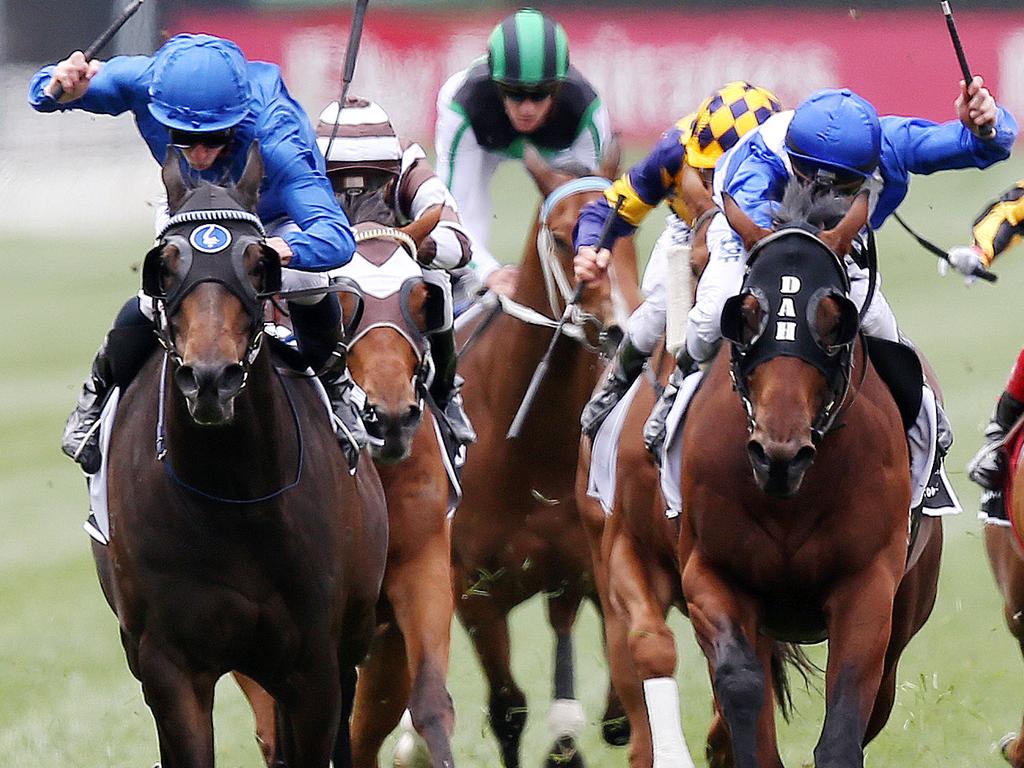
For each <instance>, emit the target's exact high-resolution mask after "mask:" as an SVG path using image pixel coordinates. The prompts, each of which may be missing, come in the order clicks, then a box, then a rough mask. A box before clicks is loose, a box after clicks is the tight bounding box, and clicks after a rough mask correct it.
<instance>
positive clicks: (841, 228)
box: [819, 190, 868, 256]
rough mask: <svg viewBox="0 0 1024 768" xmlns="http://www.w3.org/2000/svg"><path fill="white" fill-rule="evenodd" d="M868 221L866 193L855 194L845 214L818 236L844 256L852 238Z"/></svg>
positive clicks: (851, 243) (848, 250)
mask: <svg viewBox="0 0 1024 768" xmlns="http://www.w3.org/2000/svg"><path fill="white" fill-rule="evenodd" d="M867 223H868V193H867V191H866V190H865V191H863V192H861V193H860V194H858V195H857V197H856V198H855V199H854V201H853V203H852V204H851V205H850V208H849V210H848V211H847V212H846V215H845V216H843V218H842V219H841V220H840V222H839V223H838V224H836V225H835V226H834V227H832V229H829V230H826V231H824V232H822V233H821V234H820V235H819V237H820V238H821V239H822V240H823V241H824V243H825V245H827V246H828V247H829V248H831V249H832V250H833V251H835V252H836V253H837V254H838V255H839V256H846V254H848V253H849V252H850V247H851V246H852V245H853V239H854V238H855V237H856V236H857V233H858V232H860V231H861V230H862V229H864V227H865V226H866V225H867Z"/></svg>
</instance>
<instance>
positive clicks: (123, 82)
mask: <svg viewBox="0 0 1024 768" xmlns="http://www.w3.org/2000/svg"><path fill="white" fill-rule="evenodd" d="M152 62H153V59H152V58H151V57H149V56H115V57H114V58H112V59H110V60H109V61H105V62H103V66H102V67H100V71H99V72H97V73H96V76H95V77H94V78H93V79H92V82H90V83H89V89H88V90H87V91H86V92H85V95H84V96H82V98H80V99H76V100H75V101H69V102H68V103H67V104H58V103H57V102H56V101H54V100H53V99H51V98H50V97H49V96H48V95H47V94H46V92H45V90H44V89H45V88H46V86H47V85H48V84H49V82H50V80H51V79H52V78H53V72H54V69H56V67H55V66H54V65H50V66H48V67H43V68H42V69H41V70H39V71H38V72H36V74H35V75H34V76H33V77H32V80H31V82H30V83H29V88H28V103H29V104H30V105H31V107H32V108H33V109H34V110H36V111H37V112H64V111H67V110H70V109H81V110H84V111H86V112H92V113H94V114H97V115H120V114H121V113H122V112H126V111H127V110H129V109H132V107H133V106H135V105H137V104H140V103H145V102H147V101H148V100H149V80H150V77H149V69H150V65H151V64H152Z"/></svg>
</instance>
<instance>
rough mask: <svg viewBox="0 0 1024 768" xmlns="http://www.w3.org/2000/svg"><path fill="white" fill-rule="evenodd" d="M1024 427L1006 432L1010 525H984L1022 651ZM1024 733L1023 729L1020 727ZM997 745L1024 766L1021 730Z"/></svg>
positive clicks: (1010, 759)
mask: <svg viewBox="0 0 1024 768" xmlns="http://www.w3.org/2000/svg"><path fill="white" fill-rule="evenodd" d="M1022 436H1024V430H1022V425H1021V424H1020V423H1018V424H1017V425H1016V426H1015V427H1014V428H1013V429H1012V430H1011V431H1010V434H1009V435H1008V437H1007V439H1006V442H1005V445H1006V448H1005V450H1006V451H1007V453H1008V455H1007V459H1008V460H1009V466H1010V467H1011V470H1012V471H1011V473H1010V476H1009V478H1008V482H1007V483H1006V489H1005V491H1004V494H1003V497H1004V499H1005V503H1006V507H1007V511H1008V512H1009V517H1010V521H1011V523H1012V526H1013V528H1010V527H1008V526H1001V525H986V526H985V550H986V552H987V553H988V561H989V565H991V566H992V574H993V575H994V576H995V579H996V584H997V585H998V586H999V592H1000V593H1001V594H1002V596H1003V616H1004V617H1005V619H1006V624H1007V626H1008V627H1009V628H1010V633H1011V634H1012V635H1013V636H1014V637H1015V638H1016V639H1017V642H1018V644H1019V645H1020V647H1021V652H1022V653H1024V548H1022V545H1021V539H1020V533H1019V532H1020V530H1021V527H1020V526H1021V524H1022V523H1024V492H1022V491H1021V489H1024V462H1022V461H1020V459H1019V455H1020V450H1021V445H1022ZM1022 732H1024V730H1022ZM999 747H1000V749H1001V751H1002V754H1003V757H1004V758H1006V761H1007V762H1008V763H1009V764H1010V765H1012V766H1013V768H1024V739H1022V738H1021V736H1020V732H1018V733H1010V734H1007V735H1006V736H1005V737H1003V739H1002V740H1001V742H1000V744H999Z"/></svg>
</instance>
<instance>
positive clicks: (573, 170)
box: [548, 157, 594, 179]
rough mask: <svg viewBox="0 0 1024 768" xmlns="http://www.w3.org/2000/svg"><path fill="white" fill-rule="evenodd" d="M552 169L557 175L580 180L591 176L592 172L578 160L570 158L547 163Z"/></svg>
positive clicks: (556, 159) (555, 159)
mask: <svg viewBox="0 0 1024 768" xmlns="http://www.w3.org/2000/svg"><path fill="white" fill-rule="evenodd" d="M548 165H550V166H551V167H552V168H554V169H555V170H556V171H558V172H559V173H564V174H566V175H567V176H572V177H573V178H574V179H580V178H583V177H584V176H592V175H593V174H594V170H593V169H592V168H589V167H587V166H586V165H584V164H583V163H581V162H580V161H579V160H576V159H575V158H572V157H562V158H558V157H556V158H554V159H552V160H550V161H549V162H548Z"/></svg>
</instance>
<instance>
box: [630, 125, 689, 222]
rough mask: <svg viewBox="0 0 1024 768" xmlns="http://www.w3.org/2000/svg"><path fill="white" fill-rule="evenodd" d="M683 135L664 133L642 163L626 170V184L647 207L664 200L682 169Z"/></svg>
mask: <svg viewBox="0 0 1024 768" xmlns="http://www.w3.org/2000/svg"><path fill="white" fill-rule="evenodd" d="M681 136H682V131H680V130H679V129H678V128H673V129H672V130H670V131H667V132H666V133H665V134H664V135H663V136H662V137H661V139H660V140H659V141H658V143H657V144H656V145H655V146H654V149H652V150H651V152H650V154H648V155H647V157H645V158H644V159H643V160H641V161H640V162H639V163H637V164H636V165H634V166H633V167H632V168H630V169H629V181H630V183H631V184H632V186H633V189H634V190H636V193H637V195H638V196H639V197H640V199H641V200H643V201H644V202H645V203H646V204H647V205H649V206H655V205H657V204H658V203H660V202H661V201H662V200H664V199H665V196H666V195H667V194H668V193H669V190H670V189H671V188H672V184H673V180H674V179H675V176H676V174H677V173H679V169H680V168H682V165H683V154H684V150H685V147H684V146H683V144H682V142H681V141H680V138H681Z"/></svg>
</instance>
